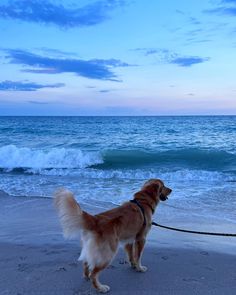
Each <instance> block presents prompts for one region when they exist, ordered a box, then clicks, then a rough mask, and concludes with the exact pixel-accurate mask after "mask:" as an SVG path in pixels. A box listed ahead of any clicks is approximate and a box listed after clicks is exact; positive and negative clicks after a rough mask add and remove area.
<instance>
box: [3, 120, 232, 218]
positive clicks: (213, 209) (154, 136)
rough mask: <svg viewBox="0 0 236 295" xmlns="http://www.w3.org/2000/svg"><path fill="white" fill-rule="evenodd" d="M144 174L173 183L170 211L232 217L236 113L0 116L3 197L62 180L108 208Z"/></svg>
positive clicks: (42, 189) (38, 192) (40, 192)
mask: <svg viewBox="0 0 236 295" xmlns="http://www.w3.org/2000/svg"><path fill="white" fill-rule="evenodd" d="M150 178H160V179H162V180H163V181H164V182H165V184H166V185H167V186H169V187H171V188H172V190H173V192H172V194H171V196H170V198H169V200H168V201H167V202H166V204H168V206H169V208H171V210H172V211H171V214H174V215H175V216H178V214H179V213H178V212H180V211H181V212H185V214H186V216H190V215H191V216H192V215H193V214H195V215H196V216H198V217H199V220H201V217H209V218H211V219H214V221H216V220H219V222H221V221H222V220H224V221H230V222H233V223H236V216H235V214H236V213H235V212H236V116H166V117H0V189H1V190H3V191H5V192H7V193H9V194H10V195H15V196H39V197H42V196H43V197H52V195H53V192H54V191H55V190H56V189H57V188H58V187H62V186H64V187H67V188H69V189H71V190H72V191H73V192H74V193H75V194H76V198H77V200H78V201H80V202H87V203H90V204H93V205H95V206H96V205H99V204H101V203H102V204H103V206H105V207H106V206H107V207H110V206H111V204H112V205H114V204H120V203H122V202H124V201H126V200H129V199H131V198H132V195H133V194H134V193H135V192H136V191H138V190H139V189H140V187H141V186H142V184H143V183H144V182H145V181H146V180H148V179H150ZM175 208H176V209H175ZM165 210H167V212H168V210H170V209H168V207H165ZM181 214H183V213H181Z"/></svg>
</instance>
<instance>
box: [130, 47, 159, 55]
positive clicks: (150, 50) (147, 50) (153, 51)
mask: <svg viewBox="0 0 236 295" xmlns="http://www.w3.org/2000/svg"><path fill="white" fill-rule="evenodd" d="M133 51H139V52H141V53H143V54H144V55H146V56H148V55H153V54H157V53H159V52H160V49H156V48H145V47H144V48H135V49H133Z"/></svg>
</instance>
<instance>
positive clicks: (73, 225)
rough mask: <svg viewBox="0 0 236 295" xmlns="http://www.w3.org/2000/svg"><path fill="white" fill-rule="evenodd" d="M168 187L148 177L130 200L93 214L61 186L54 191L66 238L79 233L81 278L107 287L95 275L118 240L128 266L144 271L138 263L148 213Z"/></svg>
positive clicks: (148, 222) (149, 219)
mask: <svg viewBox="0 0 236 295" xmlns="http://www.w3.org/2000/svg"><path fill="white" fill-rule="evenodd" d="M170 193H171V189H170V188H168V187H166V186H165V185H164V183H163V181H161V180H160V179H150V180H149V181H147V182H145V183H144V185H143V187H142V189H141V190H140V191H139V192H137V193H135V194H134V198H133V200H131V201H129V202H126V203H124V204H123V205H121V206H119V207H116V208H114V209H111V210H108V211H105V212H102V213H100V214H97V215H94V216H93V215H90V214H88V213H87V212H85V211H83V210H82V209H81V208H80V206H79V204H78V203H77V202H76V201H75V199H74V196H73V194H72V193H71V192H70V191H68V190H65V189H62V190H60V191H58V192H56V194H55V205H56V208H57V210H58V214H59V218H60V222H61V225H62V228H63V233H64V236H65V237H66V238H74V237H78V236H79V232H80V231H82V232H81V239H82V251H81V254H80V257H79V260H82V261H83V267H84V277H85V278H86V279H90V280H91V282H92V284H93V286H94V288H95V289H96V290H97V291H99V292H102V293H106V292H108V291H109V290H110V287H109V286H107V285H102V284H101V283H100V282H99V279H98V275H99V272H100V271H101V270H103V269H104V268H106V267H107V266H108V265H109V264H110V262H111V261H112V259H113V257H114V256H115V254H116V252H117V249H118V245H119V242H122V243H124V245H125V250H126V252H127V256H128V260H129V262H130V265H131V267H132V268H134V269H136V270H137V271H139V272H145V271H146V270H147V268H146V267H145V266H143V265H142V264H141V255H142V252H143V248H144V244H145V239H146V235H147V233H148V232H149V230H150V228H151V224H152V214H153V213H154V211H155V208H156V206H157V205H158V203H159V201H160V200H161V201H165V200H166V199H167V197H168V195H169V194H170Z"/></svg>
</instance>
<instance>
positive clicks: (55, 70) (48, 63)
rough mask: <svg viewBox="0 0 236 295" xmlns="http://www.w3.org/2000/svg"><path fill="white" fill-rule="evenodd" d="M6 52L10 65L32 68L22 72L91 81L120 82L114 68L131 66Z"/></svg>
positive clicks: (115, 62)
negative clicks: (69, 74) (75, 76)
mask: <svg viewBox="0 0 236 295" xmlns="http://www.w3.org/2000/svg"><path fill="white" fill-rule="evenodd" d="M5 51H6V52H7V56H6V57H7V58H8V59H9V60H10V63H12V64H21V65H23V66H28V67H31V68H27V69H23V70H22V71H23V72H30V73H35V74H60V73H74V74H76V75H78V76H81V77H85V78H89V79H98V80H110V81H119V82H120V80H118V79H117V75H116V74H115V73H113V71H112V68H116V67H128V66H130V65H129V64H127V63H124V62H122V61H120V60H117V59H107V60H104V59H90V60H82V59H76V58H58V57H56V58H52V57H45V56H42V55H38V54H34V53H31V52H28V51H24V50H17V49H8V50H5Z"/></svg>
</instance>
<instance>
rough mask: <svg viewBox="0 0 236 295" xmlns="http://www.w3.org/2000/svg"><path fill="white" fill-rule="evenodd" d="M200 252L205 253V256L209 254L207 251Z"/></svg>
mask: <svg viewBox="0 0 236 295" xmlns="http://www.w3.org/2000/svg"><path fill="white" fill-rule="evenodd" d="M200 254H201V255H205V256H207V255H209V253H208V252H207V251H201V252H200Z"/></svg>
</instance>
